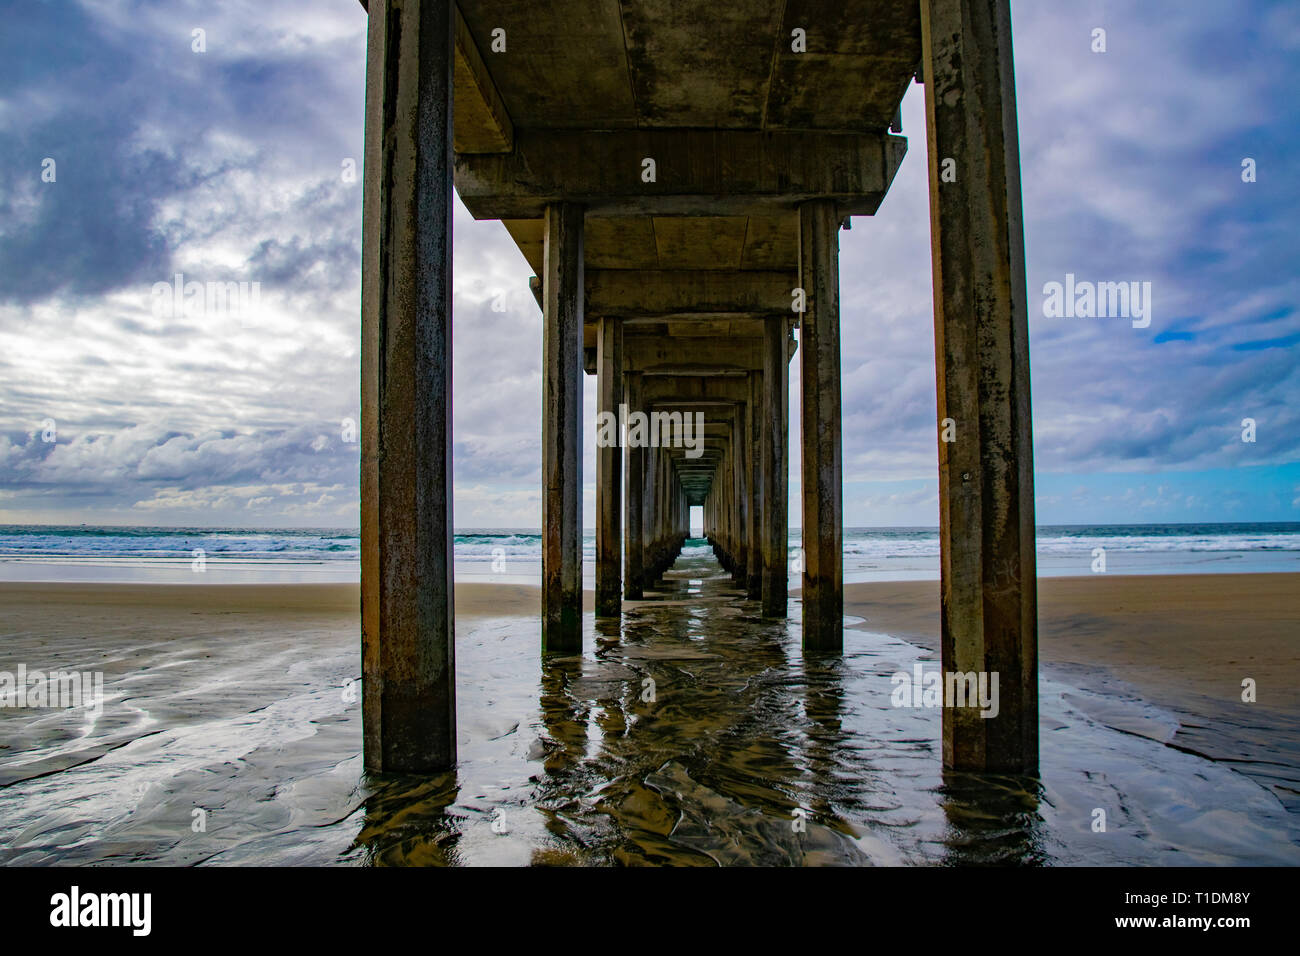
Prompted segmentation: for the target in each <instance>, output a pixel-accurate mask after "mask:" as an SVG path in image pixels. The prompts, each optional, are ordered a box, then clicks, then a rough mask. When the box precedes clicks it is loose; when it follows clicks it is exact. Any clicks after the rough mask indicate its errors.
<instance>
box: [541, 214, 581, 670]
mask: <svg viewBox="0 0 1300 956" xmlns="http://www.w3.org/2000/svg"><path fill="white" fill-rule="evenodd" d="M583 217H584V212H583V209H582V207H581V206H579V205H575V204H573V203H567V202H559V203H551V204H549V205H548V206H547V207H546V216H545V253H544V255H545V268H544V270H543V276H542V301H543V303H544V308H543V312H544V318H543V321H544V325H545V328H544V331H543V334H542V339H543V344H542V352H543V356H542V369H543V372H542V374H543V376H544V382H543V385H542V449H543V454H542V474H543V482H544V487H543V490H542V533H543V541H542V648H543V649H544V650H548V651H554V650H560V651H574V650H580V649H581V648H582V319H583V294H582V293H583V275H582V271H583V226H584V222H583Z"/></svg>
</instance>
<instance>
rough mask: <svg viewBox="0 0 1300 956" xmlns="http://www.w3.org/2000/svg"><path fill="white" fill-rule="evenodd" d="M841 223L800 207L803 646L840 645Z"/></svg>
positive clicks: (823, 209) (829, 212)
mask: <svg viewBox="0 0 1300 956" xmlns="http://www.w3.org/2000/svg"><path fill="white" fill-rule="evenodd" d="M839 230H840V217H839V215H838V213H837V211H836V208H835V203H834V202H830V201H826V200H817V201H814V202H809V203H804V204H803V205H802V206H801V207H800V208H799V284H800V286H801V287H802V288H803V290H804V295H805V311H804V314H803V322H802V324H801V326H800V334H799V361H800V384H801V386H802V389H801V395H802V398H801V402H800V410H801V413H802V416H803V428H802V431H801V436H802V441H803V456H802V459H803V478H802V481H801V483H800V490H801V492H802V494H803V521H802V522H801V524H802V527H803V553H804V566H803V567H804V570H803V588H802V601H803V645H804V647H807V648H812V649H815V650H823V651H839V650H842V649H843V647H844V506H843V493H842V491H841V485H840V482H841V475H842V472H843V462H842V454H841V450H840V448H841V446H840V240H839Z"/></svg>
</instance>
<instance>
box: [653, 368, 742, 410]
mask: <svg viewBox="0 0 1300 956" xmlns="http://www.w3.org/2000/svg"><path fill="white" fill-rule="evenodd" d="M641 394H642V401H643V402H644V403H645V404H646V405H651V404H659V405H662V404H668V403H672V404H674V405H676V406H677V407H680V408H685V407H687V406H688V405H692V404H703V405H729V404H735V403H740V402H748V401H749V379H748V377H743V376H742V377H735V378H732V377H723V376H710V377H698V376H685V375H648V376H646V377H645V378H644V379H643V380H642V393H641Z"/></svg>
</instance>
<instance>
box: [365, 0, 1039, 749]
mask: <svg viewBox="0 0 1300 956" xmlns="http://www.w3.org/2000/svg"><path fill="white" fill-rule="evenodd" d="M363 5H365V6H367V7H368V10H369V15H370V32H369V60H368V68H367V105H366V109H367V121H366V122H367V125H366V160H365V163H366V171H365V190H366V192H365V251H364V270H363V296H362V297H363V361H362V397H363V412H362V418H363V421H362V427H363V432H364V444H363V464H362V471H363V475H362V552H363V553H362V575H363V586H362V603H363V611H362V616H363V656H364V667H365V684H364V686H365V708H366V761H367V765H368V766H369V767H371V768H372V769H378V770H406V771H412V770H414V771H419V770H428V769H438V768H443V767H446V766H450V765H451V763H452V762H454V758H455V687H454V673H455V666H454V653H453V650H454V639H453V633H454V625H453V621H452V611H451V600H450V582H451V528H452V520H451V487H450V484H451V462H450V447H451V444H450V443H451V436H450V408H451V402H450V344H451V321H452V320H451V277H450V249H451V225H450V222H451V218H450V202H451V189H452V185H453V182H454V185H455V189H456V191H457V193H458V194H459V195H460V197H461V199H462V201H463V202H464V203H465V206H466V207H467V208H468V209H469V211H470V212H471V214H473V215H474V216H475V218H478V219H499V220H501V222H502V223H503V225H504V226H505V228H506V230H507V231H508V232H509V234H510V235H511V237H512V238H513V239H514V241H515V242H516V244H517V245H518V247H519V249H520V251H521V252H522V253H523V255H524V257H525V259H526V260H527V261H528V263H529V264H530V265H531V266H532V268H533V271H534V273H535V276H534V278H533V280H532V291H533V293H534V295H535V296H536V298H537V302H538V305H539V308H540V310H541V314H542V321H543V323H544V346H543V355H542V363H543V379H544V385H543V400H542V436H543V448H544V458H543V476H544V478H543V481H544V487H543V528H544V545H543V580H542V586H543V602H542V618H543V620H542V625H543V627H542V634H543V645H544V648H545V649H546V650H558V651H565V652H572V651H576V650H580V649H581V643H582V633H583V627H582V574H581V555H582V548H581V543H582V536H581V529H582V526H583V521H582V514H581V500H582V499H581V487H582V475H581V463H582V436H583V429H584V428H587V427H592V423H593V422H595V423H596V424H597V427H598V428H599V424H600V422H602V421H604V422H609V421H610V420H611V418H612V419H613V420H614V421H616V422H617V426H616V427H615V428H614V429H613V434H614V436H615V438H614V440H612V441H609V440H601V441H598V445H599V447H598V451H597V466H596V467H597V475H596V487H597V498H596V510H597V514H596V521H595V524H596V529H597V540H596V569H595V570H596V614H597V616H598V617H617V616H618V615H619V614H620V613H621V609H622V602H623V601H624V600H637V599H639V598H641V597H642V596H643V592H644V589H645V588H646V587H647V586H648V582H652V581H654V580H655V579H656V578H657V577H658V576H659V575H660V574H662V573H663V571H664V570H666V569H667V568H668V567H669V566H671V564H672V563H673V561H674V559H675V558H676V557H677V555H678V554H679V553H680V550H681V547H682V545H683V542H684V541H685V540H686V537H687V533H688V523H689V514H690V508H691V507H692V506H702V508H703V513H704V517H705V532H706V535H707V537H708V539H709V541H710V543H711V544H712V546H713V549H714V552H715V554H716V555H717V557H718V560H719V561H720V563H721V564H722V566H723V568H724V569H725V570H726V571H727V572H728V573H729V574H730V575H731V576H732V578H733V580H734V582H735V584H736V586H737V587H738V588H742V589H743V590H744V591H745V592H746V593H747V594H748V596H749V597H750V598H752V599H753V600H755V601H757V602H759V605H758V607H759V610H760V612H761V615H762V616H763V617H765V618H768V619H779V618H782V617H784V616H785V615H786V613H787V607H788V605H789V599H788V598H789V596H788V594H787V581H788V580H789V574H790V561H791V558H792V556H791V555H789V554H788V553H787V550H788V549H787V538H788V526H789V524H790V523H791V519H792V518H793V519H795V523H797V524H799V526H800V527H801V528H802V529H803V547H802V549H801V550H802V554H801V555H800V556H799V560H800V562H801V567H802V577H801V594H800V601H799V607H800V613H801V614H802V639H803V644H804V647H805V649H806V650H807V651H809V652H811V653H835V652H837V651H839V650H840V649H841V648H842V643H843V567H842V525H843V507H842V498H843V494H842V488H841V483H842V456H841V414H840V358H839V355H840V336H841V316H840V307H839V251H838V244H839V231H840V229H841V228H843V227H846V226H847V225H848V224H849V221H850V219H851V217H854V216H871V215H872V214H874V213H875V211H876V210H877V208H878V207H879V205H880V203H881V201H882V199H883V198H884V196H885V194H886V192H887V191H888V189H889V187H890V184H891V182H892V181H893V178H894V175H895V173H896V172H897V170H898V167H899V164H900V163H901V162H902V161H903V157H904V154H905V152H906V140H904V139H903V138H902V137H901V136H898V135H896V133H897V131H898V124H897V117H898V114H899V106H900V102H901V100H902V97H903V95H904V93H905V92H906V90H907V88H908V85H909V84H910V83H912V82H913V81H914V80H918V81H924V83H925V84H926V94H927V97H926V98H927V136H928V140H929V147H930V148H929V154H930V159H931V170H930V198H931V232H932V236H933V250H934V281H935V326H934V334H935V336H936V344H937V349H936V353H937V356H938V389H939V392H938V397H939V418H940V422H939V423H937V424H938V425H939V426H944V424H945V423H946V422H948V421H949V420H951V423H952V425H951V427H942V428H941V431H940V432H937V434H936V440H937V442H938V451H939V473H940V499H941V510H940V527H941V539H942V548H943V560H942V568H943V571H942V573H943V601H944V614H943V658H944V669H945V670H952V671H962V672H971V671H974V672H999V673H1000V686H1001V688H1002V694H1003V703H1002V706H1001V709H1000V712H999V715H998V716H997V717H996V718H993V719H982V718H981V717H980V715H979V712H978V711H977V710H974V709H971V710H963V709H961V708H951V709H946V710H945V712H944V761H945V764H946V765H947V766H950V767H956V768H963V769H996V770H1032V769H1034V768H1035V767H1036V764H1037V696H1036V686H1037V683H1036V682H1037V659H1036V643H1037V639H1036V609H1035V598H1034V591H1035V569H1034V550H1033V487H1032V460H1031V450H1030V449H1031V446H1030V441H1029V390H1028V389H1029V372H1028V344H1027V339H1026V303H1025V283H1024V250H1023V237H1022V228H1021V221H1020V188H1019V172H1018V162H1019V160H1018V145H1017V139H1016V125H1015V102H1014V80H1013V76H1012V56H1011V43H1010V16H1009V11H1008V3H1007V0H859V2H852V0H850V2H829V0H826V2H821V0H812V2H795V0H790V2H786V3H776V4H773V3H761V2H755V0H740V2H737V3H732V4H727V5H723V6H722V7H719V6H717V5H713V4H693V3H686V2H677V0H627V2H621V3H616V2H613V0H584V2H581V3H579V2H567V0H562V2H556V3H550V4H541V5H539V4H527V5H525V4H522V3H517V2H471V0H463V2H461V3H460V4H454V3H447V2H428V0H424V2H418V3H417V2H415V0H370V2H369V3H368V4H365V3H363ZM891 130H892V131H891ZM867 228H869V225H868V226H867ZM851 320H852V321H863V320H864V319H863V317H861V316H853V317H851ZM796 356H797V358H798V361H799V376H798V382H799V385H798V387H799V388H800V390H801V396H800V397H801V401H800V408H801V414H802V422H801V425H802V427H801V429H800V433H801V436H802V438H801V447H800V448H799V449H798V452H799V458H798V460H797V462H796V464H795V467H796V468H797V469H798V471H797V472H796V474H798V475H799V479H800V481H799V487H800V489H801V501H800V502H799V503H798V504H797V507H796V509H795V513H794V514H793V515H792V514H791V513H790V505H789V503H788V502H787V497H788V491H787V489H788V485H789V470H790V448H789V442H788V434H789V411H788V407H789V396H788V386H787V382H788V380H789V379H788V376H789V363H790V362H791V361H793V360H795V358H796ZM584 373H586V374H593V375H595V376H596V377H597V393H598V401H597V408H596V409H591V410H584V409H583V408H582V395H583V388H582V375H583V374H584ZM641 421H644V422H645V423H646V428H645V429H644V430H643V431H641V432H640V433H639V434H638V433H637V432H636V429H635V426H634V425H633V423H636V422H641ZM665 421H666V422H668V423H670V424H669V428H668V429H667V433H666V434H665V433H664V431H663V430H662V429H661V428H659V427H658V426H659V425H661V424H662V423H663V422H665ZM600 434H601V432H600V431H598V436H599V435H600ZM940 434H942V435H943V436H944V437H942V438H940V437H939V435H940ZM949 436H954V437H953V440H952V441H948V440H946V438H947V437H949Z"/></svg>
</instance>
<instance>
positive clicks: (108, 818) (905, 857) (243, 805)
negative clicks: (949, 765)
mask: <svg viewBox="0 0 1300 956" xmlns="http://www.w3.org/2000/svg"><path fill="white" fill-rule="evenodd" d="M757 611H758V609H757V605H756V604H755V603H753V602H748V601H745V600H744V599H743V595H741V594H740V593H739V592H737V591H736V590H734V589H733V588H732V587H731V585H730V582H729V580H728V579H727V577H726V576H725V575H724V573H723V572H722V571H721V569H719V568H718V567H717V565H716V563H714V561H713V559H712V557H711V556H710V555H709V554H708V552H707V551H706V550H705V549H703V548H692V549H689V550H688V551H687V553H686V554H685V555H684V556H683V558H682V559H681V560H679V562H678V565H677V567H676V568H675V569H674V570H673V571H672V572H670V573H669V575H668V576H667V578H666V579H665V580H664V582H662V587H661V588H659V589H658V590H656V591H655V592H653V593H651V594H649V595H648V600H646V601H645V602H639V603H637V604H634V605H630V606H628V607H627V608H626V612H625V615H624V618H623V621H622V622H621V624H620V623H619V622H606V621H594V620H592V619H591V617H590V615H588V619H587V627H588V634H587V635H586V641H585V644H584V646H585V647H586V648H587V650H586V652H585V653H584V654H583V655H582V656H567V657H561V656H552V657H549V658H546V659H544V660H540V661H539V656H538V652H537V648H538V647H539V645H540V634H539V631H538V626H537V624H536V623H535V622H534V621H532V620H525V619H519V618H508V619H507V618H503V619H495V620H476V621H469V622H461V624H460V626H459V629H458V646H457V654H458V661H457V665H458V677H459V679H458V694H459V704H458V713H459V722H460V741H459V748H460V758H461V759H460V764H459V766H458V768H457V769H456V770H455V771H454V772H451V773H447V774H443V775H440V776H437V777H434V778H404V777H369V776H366V775H365V774H363V773H362V768H361V761H360V757H359V754H358V752H357V751H358V748H359V745H360V737H361V733H360V729H361V728H360V718H361V714H360V707H359V704H358V703H356V702H350V701H348V700H347V699H346V698H347V695H346V694H340V692H339V688H340V687H341V686H342V685H343V684H344V683H345V682H346V680H347V679H348V678H350V677H354V676H355V675H356V671H357V669H358V665H357V648H356V635H355V630H354V627H340V628H336V629H334V630H329V631H321V630H319V629H318V630H316V631H313V632H312V634H311V636H310V643H308V642H307V641H305V640H304V641H303V642H299V643H298V644H297V645H296V646H298V647H299V648H300V650H299V651H298V652H297V654H296V655H295V656H294V657H293V659H291V660H271V661H267V660H259V659H257V658H256V657H255V656H253V655H245V659H244V660H243V661H242V663H240V664H238V665H236V664H231V665H230V668H229V669H228V670H227V671H225V672H223V674H224V676H223V681H224V682H225V684H227V685H228V686H227V687H226V688H225V689H224V690H222V689H221V688H217V687H214V686H213V684H212V682H211V680H210V672H206V671H200V670H197V669H195V670H190V669H187V667H186V666H185V664H186V662H184V661H180V662H175V664H176V666H174V667H172V668H171V669H170V670H169V677H168V679H167V680H166V681H156V682H154V683H153V684H150V683H149V682H148V681H141V682H138V683H139V685H140V686H138V687H136V688H135V689H134V690H133V691H132V692H131V693H125V692H124V691H123V686H122V685H121V682H119V686H118V687H117V689H116V691H115V693H116V695H117V696H116V699H114V698H112V696H111V695H110V703H109V706H108V707H107V708H106V711H105V718H104V719H103V721H102V722H103V725H104V727H103V731H102V733H101V734H100V735H99V736H98V737H97V736H96V731H94V730H93V729H92V730H91V731H89V732H87V733H83V734H82V735H81V736H80V737H78V736H76V735H67V734H65V735H64V737H63V738H59V739H60V740H61V741H62V742H61V743H59V744H58V745H57V747H54V748H53V749H59V748H62V750H63V753H62V755H61V756H60V755H58V754H46V755H44V756H45V758H49V759H54V760H55V761H56V762H55V763H54V764H50V766H52V767H55V768H56V769H54V770H53V771H51V772H48V773H47V774H46V775H45V776H39V777H32V778H27V779H24V771H23V769H22V767H23V766H24V765H26V766H29V767H31V766H35V764H34V763H33V762H32V760H30V759H27V760H25V761H24V760H23V759H17V762H15V761H16V758H15V756H14V753H13V750H10V751H5V753H6V754H8V756H6V757H4V759H3V761H0V861H4V862H17V863H49V862H58V863H73V862H75V863H124V862H132V863H147V862H155V861H160V862H167V863H181V864H184V863H206V864H241V863H263V864H287V863H298V864H302V863H307V864H331V863H344V864H380V865H390V864H431V865H447V864H450V865H466V864H472V865H484V864H486V865H492V864H500V865H519V864H530V863H531V864H561V865H587V864H673V865H684V866H697V865H699V866H711V865H717V864H723V865H730V864H758V865H790V864H794V865H806V864H851V865H856V864H913V863H925V864H989V863H999V864H1001V863H1015V864H1040V863H1066V864H1079V863H1085V864H1092V863H1095V864H1117V863H1139V864H1170V863H1179V864H1201V863H1207V864H1218V863H1262V864H1282V863H1287V864H1294V863H1298V862H1300V825H1298V820H1300V818H1298V817H1297V816H1296V815H1295V814H1291V813H1288V812H1287V811H1286V810H1285V809H1284V808H1283V807H1282V805H1281V804H1280V803H1279V802H1278V800H1277V798H1276V797H1275V796H1274V795H1273V794H1272V793H1271V792H1269V791H1268V790H1267V789H1265V788H1264V787H1262V786H1260V785H1259V784H1258V783H1256V782H1254V781H1253V780H1251V779H1250V778H1248V777H1246V776H1243V775H1242V774H1239V773H1235V772H1234V771H1233V770H1232V769H1231V768H1230V766H1229V765H1227V764H1226V763H1222V762H1216V761H1213V760H1207V759H1204V758H1203V757H1200V756H1196V755H1194V754H1189V753H1185V752H1181V751H1179V750H1177V749H1173V748H1171V747H1169V746H1166V745H1165V744H1164V743H1162V742H1161V740H1160V739H1159V738H1160V735H1159V734H1158V733H1156V734H1144V733H1142V732H1139V731H1140V727H1139V729H1138V730H1134V729H1133V728H1126V732H1122V731H1121V730H1116V729H1112V728H1113V727H1114V726H1116V722H1115V721H1114V720H1110V721H1107V720H1103V719H1098V714H1099V713H1101V711H1102V710H1104V709H1105V708H1111V709H1112V710H1113V709H1114V707H1115V706H1117V705H1116V704H1115V702H1114V701H1113V700H1111V699H1109V698H1106V697H1104V696H1101V695H1098V694H1095V693H1090V692H1088V691H1085V690H1082V689H1079V688H1077V687H1073V686H1067V685H1066V684H1063V683H1060V682H1058V681H1055V680H1053V679H1051V678H1050V677H1049V676H1045V677H1044V678H1043V682H1042V693H1041V696H1042V708H1043V713H1042V724H1041V728H1042V730H1041V737H1042V762H1043V770H1042V776H1041V780H1040V779H1038V778H1023V777H1015V776H991V775H975V774H956V773H944V772H943V771H942V769H941V767H940V758H939V742H938V738H939V726H940V725H939V719H940V715H939V712H938V711H937V710H931V709H922V708H915V709H913V708H895V707H893V706H892V704H891V700H890V692H891V690H892V685H891V684H890V680H889V678H890V675H891V674H893V673H894V672H896V671H899V670H904V671H910V670H911V668H912V665H913V664H914V663H916V662H917V661H921V660H929V659H930V658H929V655H928V653H927V652H926V651H923V650H921V649H919V648H917V647H915V646H913V645H911V644H908V643H905V642H903V641H899V640H896V639H893V638H890V637H888V636H885V635H880V634H872V633H868V632H864V631H861V630H857V629H850V630H847V631H846V639H845V653H844V654H843V655H842V656H828V657H818V656H805V655H804V654H803V652H802V651H801V649H800V640H799V627H798V620H799V613H798V606H797V603H796V602H792V604H791V615H790V619H789V620H788V621H785V622H773V621H764V620H761V619H760V618H759V617H758V613H757ZM161 653H162V651H160V654H161ZM161 663H162V662H161V661H160V665H161ZM241 668H242V669H241ZM200 673H205V674H208V676H207V677H205V678H203V679H202V680H201V679H200V678H199V677H198V676H197V675H199V674H200ZM186 681H191V682H193V683H192V685H191V686H188V687H186V686H185V682H186ZM178 688H182V689H178ZM232 688H238V689H239V690H238V693H235V698H236V700H235V703H234V704H233V705H232V704H231V700H230V696H231V693H233V691H232V690H231V689H232ZM219 691H220V692H219ZM178 697H179V698H182V699H183V700H184V701H185V702H186V703H185V706H184V707H180V706H179V705H178V704H177V699H178ZM125 698H129V700H128V699H125ZM1127 706H1129V707H1130V709H1134V708H1139V707H1140V705H1138V704H1129V705H1127ZM125 714H134V715H135V716H134V717H132V718H130V719H128V718H127V717H124V716H123V715H125ZM182 714H183V716H182ZM110 715H115V716H110ZM1129 718H1130V719H1132V720H1133V721H1136V722H1137V723H1138V724H1140V723H1141V722H1142V721H1148V722H1155V723H1156V724H1158V723H1159V721H1160V720H1161V719H1167V718H1162V716H1161V715H1160V714H1159V713H1158V712H1156V711H1154V710H1153V709H1152V708H1146V709H1144V710H1142V712H1141V713H1138V712H1137V711H1136V710H1134V712H1133V713H1132V714H1130V715H1129ZM1107 723H1109V724H1110V726H1107ZM25 733H26V737H25V738H24V739H31V740H36V739H39V734H36V733H35V732H34V731H32V730H31V728H26V729H25ZM133 734H134V735H133ZM113 735H117V736H113ZM110 737H111V738H112V739H111V741H110ZM1153 738H1155V739H1153ZM119 741H120V742H119ZM111 742H116V749H105V748H106V746H108V745H109V743H111ZM77 754H83V755H87V756H86V759H91V756H94V759H93V760H92V761H91V762H89V763H85V764H83V765H82V766H76V767H72V768H71V769H57V768H58V766H59V763H58V761H60V760H61V761H62V763H63V764H72V763H75V762H76V759H77V758H76V755H77ZM95 755H97V756H95ZM41 766H45V764H41ZM5 784H7V785H5ZM195 808H202V809H203V810H204V813H205V820H206V830H205V831H204V832H198V833H196V832H194V829H193V826H192V820H193V811H194V809H195ZM1097 808H1101V809H1103V810H1105V811H1106V817H1107V829H1106V832H1104V833H1098V832H1094V831H1093V821H1094V818H1095V815H1094V810H1095V809H1097Z"/></svg>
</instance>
